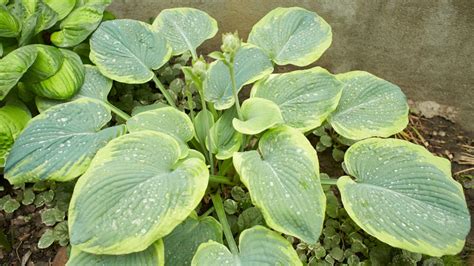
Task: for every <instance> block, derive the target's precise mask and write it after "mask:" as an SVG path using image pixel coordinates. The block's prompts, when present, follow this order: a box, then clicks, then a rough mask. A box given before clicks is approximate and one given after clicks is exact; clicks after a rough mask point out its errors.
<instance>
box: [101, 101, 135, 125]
mask: <svg viewBox="0 0 474 266" xmlns="http://www.w3.org/2000/svg"><path fill="white" fill-rule="evenodd" d="M105 104H106V105H107V107H108V108H109V109H110V110H111V111H112V112H114V113H115V114H116V115H117V116H119V117H120V118H122V119H123V120H125V121H127V120H128V119H130V117H131V116H130V115H128V114H127V113H125V112H124V111H122V110H120V109H119V108H117V107H115V106H113V105H112V104H111V103H109V102H107V101H106V102H105Z"/></svg>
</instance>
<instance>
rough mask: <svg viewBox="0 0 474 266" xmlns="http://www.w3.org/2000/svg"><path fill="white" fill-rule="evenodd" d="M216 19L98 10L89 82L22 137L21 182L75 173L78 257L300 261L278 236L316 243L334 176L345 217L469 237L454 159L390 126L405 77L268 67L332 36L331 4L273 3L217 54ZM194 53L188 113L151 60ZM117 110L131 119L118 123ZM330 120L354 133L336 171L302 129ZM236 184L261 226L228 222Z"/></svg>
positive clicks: (436, 238)
mask: <svg viewBox="0 0 474 266" xmlns="http://www.w3.org/2000/svg"><path fill="white" fill-rule="evenodd" d="M216 32H217V23H216V21H215V20H214V19H212V18H211V17H209V16H208V15H207V14H206V13H204V12H202V11H199V10H196V9H191V8H176V9H168V10H163V11H162V12H161V13H160V14H159V15H158V16H157V17H156V19H155V21H154V22H153V24H151V25H150V24H147V23H144V22H139V21H135V20H129V19H120V20H113V21H107V22H103V23H102V24H101V25H100V26H99V27H98V29H97V30H96V31H95V33H94V34H93V35H92V37H91V39H90V47H91V53H90V60H91V62H92V63H93V64H95V66H92V65H91V66H87V67H86V69H87V74H86V76H85V84H89V85H86V86H82V88H81V90H80V91H79V92H78V93H77V94H76V95H75V96H74V97H73V98H72V99H68V100H67V102H63V103H61V102H54V103H51V104H50V105H48V106H45V110H44V112H43V113H41V114H40V115H38V116H37V117H35V118H33V119H32V120H31V121H30V122H29V123H28V124H27V126H26V128H25V129H24V130H23V132H22V133H21V134H20V136H19V137H18V139H17V140H16V142H15V143H14V145H13V148H12V151H11V152H10V154H9V156H8V157H7V160H6V165H5V177H6V178H7V179H8V180H9V181H10V183H12V184H20V183H24V182H37V181H43V180H54V181H67V180H72V179H75V178H78V177H79V178H78V181H77V183H76V186H75V189H74V193H73V196H72V199H71V203H70V206H69V212H68V223H69V236H70V243H71V245H72V252H71V256H70V259H69V262H68V263H69V265H93V264H129V265H139V264H140V265H145V264H149V265H156V264H159V265H163V264H164V263H166V264H168V265H275V264H276V265H301V261H300V259H299V257H298V254H297V252H296V251H295V249H294V247H293V246H292V244H291V243H290V242H289V241H287V239H286V238H285V237H283V236H282V234H284V235H286V236H289V237H294V238H297V239H300V240H301V241H302V242H304V243H307V244H309V245H312V244H316V243H317V242H318V240H319V238H320V236H321V231H322V228H323V222H324V218H325V213H326V211H325V209H326V196H325V193H324V191H323V187H322V186H323V185H335V186H337V188H338V189H339V193H340V195H341V199H342V203H343V205H344V207H345V210H346V212H347V214H348V216H349V217H350V218H351V219H352V220H353V221H354V222H355V223H356V224H357V225H358V226H359V227H361V228H362V229H363V230H365V231H366V232H367V233H368V234H370V235H372V236H374V237H375V238H377V239H379V240H380V241H382V242H385V243H387V244H389V245H392V246H394V247H398V248H402V249H406V250H408V251H411V252H417V253H424V254H428V255H431V256H441V255H444V254H456V253H458V252H460V251H461V249H462V248H463V245H464V241H465V237H466V235H467V233H468V231H469V228H470V217H469V212H468V210H467V207H466V201H465V198H464V195H463V191H462V188H461V186H460V185H459V184H458V183H457V182H455V181H454V180H453V179H452V177H451V170H450V163H449V161H447V160H446V159H443V158H440V157H436V156H434V155H432V154H431V153H429V152H428V151H427V150H426V149H424V148H423V147H421V146H417V145H415V144H412V143H409V142H406V141H402V140H397V139H391V138H387V137H389V136H391V135H393V134H395V133H397V132H400V131H401V130H403V129H404V127H405V126H406V125H407V122H408V119H407V116H408V106H407V102H406V98H405V96H404V94H403V93H402V91H401V90H400V88H399V87H397V86H396V85H394V84H392V83H390V82H388V81H385V80H383V79H380V78H378V77H376V76H374V75H372V74H370V73H367V72H363V71H352V72H348V73H342V74H332V73H330V72H329V71H327V70H325V69H323V68H321V67H312V68H307V69H304V70H295V71H292V72H289V73H279V74H272V72H273V70H274V68H275V65H286V64H292V65H295V66H308V65H310V64H311V63H313V62H314V61H315V60H317V59H318V58H319V57H320V56H321V55H322V54H323V52H324V51H325V50H326V49H327V48H328V47H329V46H330V44H331V41H332V33H331V28H330V26H329V25H328V24H327V23H326V22H325V21H324V20H323V19H322V18H321V17H319V16H318V15H317V14H316V13H314V12H311V11H308V10H305V9H302V8H277V9H275V10H273V11H271V12H270V13H268V14H267V15H266V16H265V17H263V18H262V19H261V20H260V21H259V22H258V23H257V24H256V25H255V26H254V27H253V29H252V31H251V33H250V35H249V38H248V40H247V42H242V41H241V40H240V38H239V37H238V35H237V34H225V35H224V36H223V43H222V46H221V51H216V52H213V53H211V54H209V58H210V59H213V61H212V62H210V63H208V62H207V61H206V60H205V59H204V57H202V56H198V53H197V50H196V48H197V47H198V46H199V45H201V44H202V43H203V42H204V41H205V40H207V39H209V38H212V37H213V36H214V35H215V34H216ZM186 52H188V53H190V54H191V55H192V66H189V67H183V68H181V69H182V72H183V75H184V77H185V81H186V84H185V88H186V89H187V90H190V91H191V90H193V91H197V92H198V93H199V96H200V97H199V98H198V99H199V101H200V102H201V104H200V106H201V108H202V109H201V110H194V108H190V111H189V113H187V112H182V111H180V110H179V109H177V108H176V102H175V101H174V98H173V97H172V96H171V94H170V92H169V91H168V89H167V88H166V87H165V86H163V84H162V82H161V81H160V80H159V79H158V77H157V76H156V74H155V70H157V69H159V68H160V67H162V66H163V65H164V64H165V63H166V62H167V61H168V60H169V59H170V57H171V56H172V55H181V54H183V53H186ZM111 80H115V81H119V82H123V83H129V84H142V83H145V82H149V81H153V82H154V83H155V84H156V86H157V88H159V89H160V91H161V93H162V94H163V95H164V97H165V99H166V100H167V101H168V104H167V105H165V104H157V105H154V106H153V107H151V108H147V109H145V110H141V111H139V112H135V113H134V114H133V116H131V117H130V116H129V114H127V113H124V112H123V111H121V110H119V109H118V108H115V107H113V106H112V105H110V104H109V103H108V102H107V97H106V96H107V94H108V92H109V91H110V83H111ZM250 84H253V85H252V89H251V93H250V98H248V99H246V100H244V101H243V102H242V103H241V99H240V98H239V92H240V91H241V89H242V88H243V86H245V85H250ZM192 99H193V98H190V99H188V100H190V101H192ZM191 106H194V105H191ZM111 112H114V113H116V114H117V115H119V116H120V117H122V119H123V120H125V121H126V122H125V123H124V124H121V125H112V126H110V125H111V124H110V120H111ZM323 123H326V124H327V125H330V126H331V127H332V128H333V129H334V131H335V132H337V134H339V135H340V136H342V137H344V138H346V139H350V140H352V143H354V144H353V145H352V146H351V147H350V148H349V149H348V150H347V151H346V153H345V155H344V163H343V168H344V170H345V172H346V174H347V175H345V176H342V177H340V178H338V179H331V178H322V177H321V176H320V169H319V164H318V155H317V152H316V150H315V149H314V147H313V146H312V144H311V143H310V142H309V141H308V139H307V138H306V137H305V134H307V133H311V132H313V131H314V130H315V129H317V128H319V127H320V126H321V125H323ZM235 184H241V185H243V186H245V187H246V189H247V190H248V191H249V195H250V199H251V203H252V204H253V206H254V210H255V211H257V212H259V213H261V214H262V216H263V219H264V223H265V226H262V225H256V226H252V227H250V228H245V229H244V230H243V231H241V232H239V233H238V235H234V234H233V233H232V231H231V229H230V225H229V221H228V219H227V217H226V214H225V211H224V208H225V207H224V204H223V201H222V197H223V195H224V196H226V195H228V190H229V186H232V185H235ZM208 202H212V205H213V206H212V207H209V206H208V205H206V204H207V203H208ZM198 206H199V210H198V212H196V209H197V207H198ZM206 206H207V207H206ZM231 207H232V203H231V202H228V203H227V204H226V208H227V209H229V208H231ZM213 212H215V216H212V215H210V214H211V213H213ZM214 217H217V219H216V218H214ZM223 236H224V238H223Z"/></svg>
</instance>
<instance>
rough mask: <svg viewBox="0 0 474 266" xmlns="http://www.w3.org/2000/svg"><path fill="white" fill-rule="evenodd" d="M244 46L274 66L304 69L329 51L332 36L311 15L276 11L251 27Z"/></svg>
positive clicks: (296, 10) (300, 11)
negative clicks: (256, 50)
mask: <svg viewBox="0 0 474 266" xmlns="http://www.w3.org/2000/svg"><path fill="white" fill-rule="evenodd" d="M248 42H249V43H253V44H255V45H257V46H260V47H261V48H263V49H264V50H265V51H266V52H268V54H269V55H270V57H271V58H272V60H273V61H274V62H275V63H276V64H278V65H286V64H292V65H296V66H306V65H309V64H311V63H313V62H314V61H316V60H318V58H319V57H320V56H321V55H322V54H323V53H324V51H326V49H328V48H329V46H330V45H331V42H332V32H331V27H330V26H329V24H328V23H327V22H326V21H324V19H322V18H321V17H320V16H318V14H316V13H314V12H311V11H308V10H306V9H303V8H300V7H290V8H283V7H279V8H276V9H274V10H272V11H270V13H268V14H267V15H265V16H264V17H263V18H262V19H261V20H260V21H259V22H257V24H255V25H254V26H253V28H252V31H251V32H250V35H249V39H248Z"/></svg>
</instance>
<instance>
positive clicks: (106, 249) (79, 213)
mask: <svg viewBox="0 0 474 266" xmlns="http://www.w3.org/2000/svg"><path fill="white" fill-rule="evenodd" d="M208 178H209V172H208V170H207V167H206V164H205V163H204V161H203V160H202V159H200V158H196V157H195V156H194V155H193V156H190V157H188V158H183V154H182V153H181V150H180V147H179V144H178V142H177V141H176V140H175V138H173V137H171V136H169V135H167V134H165V133H161V132H156V131H150V130H148V131H146V130H145V131H139V132H135V133H131V134H128V135H124V136H121V137H120V138H117V139H115V140H112V141H111V142H110V143H109V144H107V146H105V147H104V148H102V149H101V150H100V151H99V152H98V153H97V155H96V156H95V157H94V159H93V161H92V163H91V166H90V167H89V169H88V170H87V172H86V173H85V174H84V175H83V176H82V177H81V178H79V180H78V182H77V184H76V187H75V189H74V194H73V196H72V199H71V203H70V206H69V219H68V221H69V229H70V241H71V244H72V245H73V246H76V247H77V248H79V249H81V250H84V251H86V252H90V253H95V254H110V255H119V254H128V253H131V252H138V251H141V250H144V249H146V248H147V247H148V246H149V245H150V244H151V243H153V242H154V241H156V240H157V239H160V238H162V237H164V236H166V235H168V234H169V233H170V232H171V231H172V230H173V229H174V228H175V227H176V226H177V225H178V224H180V223H181V222H182V221H183V220H185V219H186V218H187V217H188V216H189V214H190V213H191V212H192V211H193V210H194V208H196V206H197V205H198V204H199V202H200V201H201V199H202V197H203V196H204V193H205V191H206V188H207V184H208ZM97 202H100V204H96V203H97Z"/></svg>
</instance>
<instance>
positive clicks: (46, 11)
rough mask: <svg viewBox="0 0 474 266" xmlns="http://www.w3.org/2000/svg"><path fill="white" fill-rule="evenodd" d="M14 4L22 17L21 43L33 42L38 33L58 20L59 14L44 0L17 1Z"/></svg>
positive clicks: (18, 15) (21, 44) (18, 14)
mask: <svg viewBox="0 0 474 266" xmlns="http://www.w3.org/2000/svg"><path fill="white" fill-rule="evenodd" d="M14 5H16V6H15V7H14V9H15V10H16V11H15V12H18V13H17V17H19V18H21V19H22V29H21V36H20V38H19V40H18V42H19V45H20V46H23V45H26V44H28V43H30V42H31V39H32V38H33V37H34V36H35V35H36V34H38V33H40V32H42V31H44V30H46V29H49V28H51V27H52V26H53V25H54V24H55V23H56V22H57V21H58V14H57V13H56V12H55V11H54V10H53V9H51V8H50V7H49V6H48V5H46V4H45V3H44V2H43V1H42V0H28V1H25V0H23V1H17V2H16V3H15V4H14Z"/></svg>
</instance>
